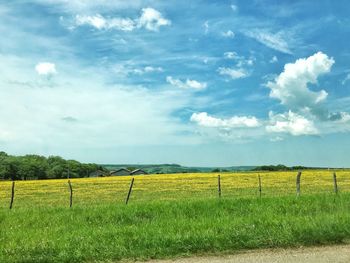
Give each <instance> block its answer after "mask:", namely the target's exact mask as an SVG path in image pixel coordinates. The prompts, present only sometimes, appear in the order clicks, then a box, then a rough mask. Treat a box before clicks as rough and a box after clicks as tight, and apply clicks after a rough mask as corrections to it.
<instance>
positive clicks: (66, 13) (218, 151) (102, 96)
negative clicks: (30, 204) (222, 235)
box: [0, 0, 350, 167]
mask: <svg viewBox="0 0 350 263" xmlns="http://www.w3.org/2000/svg"><path fill="white" fill-rule="evenodd" d="M349 13H350V3H349V1H345V0H343V1H342V0H339V1H332V0H319V1H308V0H305V1H301V0H300V1H287V0H284V1H277V0H276V1H261V0H251V1H243V0H242V1H238V0H237V1H235V0H228V1H226V0H222V1H209V0H208V1H200V0H193V1H182V0H179V1H155V0H149V1H147V0H145V1H143V0H133V1H123V0H85V1H78V0H21V1H19V0H12V1H5V0H0V34H1V41H0V100H1V101H0V150H2V151H6V152H7V153H9V154H14V155H24V154H31V153H35V154H41V155H45V156H49V155H60V156H62V157H64V158H69V159H76V160H79V161H82V162H96V163H116V164H117V163H133V164H143V163H178V164H182V165H188V166H232V165H262V164H285V165H307V166H322V167H350V159H349V156H350V47H349V39H350V18H349V15H348V14H349Z"/></svg>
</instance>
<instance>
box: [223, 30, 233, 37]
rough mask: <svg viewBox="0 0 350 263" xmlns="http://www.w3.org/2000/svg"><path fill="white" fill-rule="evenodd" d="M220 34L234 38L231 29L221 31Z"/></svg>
mask: <svg viewBox="0 0 350 263" xmlns="http://www.w3.org/2000/svg"><path fill="white" fill-rule="evenodd" d="M221 35H222V36H223V37H226V38H234V37H235V33H233V32H232V31H231V30H228V31H226V32H222V33H221Z"/></svg>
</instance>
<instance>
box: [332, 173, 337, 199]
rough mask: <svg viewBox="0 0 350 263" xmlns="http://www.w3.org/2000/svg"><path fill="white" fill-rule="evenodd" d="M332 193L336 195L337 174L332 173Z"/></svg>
mask: <svg viewBox="0 0 350 263" xmlns="http://www.w3.org/2000/svg"><path fill="white" fill-rule="evenodd" d="M333 183H334V193H336V194H337V193H338V184H337V174H336V173H335V172H333Z"/></svg>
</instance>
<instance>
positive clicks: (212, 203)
mask: <svg viewBox="0 0 350 263" xmlns="http://www.w3.org/2000/svg"><path fill="white" fill-rule="evenodd" d="M258 174H259V175H260V177H261V181H262V197H261V198H260V197H259V191H258ZM217 175H218V174H214V173H197V174H165V175H143V176H136V177H135V183H134V188H133V191H132V193H131V198H130V202H129V204H128V205H125V197H126V195H127V193H128V190H129V185H130V181H131V177H130V176H123V177H104V178H84V179H71V183H72V187H73V207H72V208H69V190H68V184H67V180H66V179H60V180H43V181H41V180H39V181H17V182H16V184H15V199H14V205H13V209H12V210H9V209H8V206H9V202H10V193H11V182H8V181H3V182H0V222H1V226H2V227H1V229H0V261H1V262H18V261H21V262H24V261H25V262H80V261H89V262H91V261H118V260H135V259H139V260H146V259H152V258H168V257H177V256H186V255H192V254H203V253H227V252H230V253H232V252H233V251H235V250H239V249H250V248H263V247H286V246H300V245H315V244H334V243H344V242H349V240H350V226H349V222H350V171H348V170H343V171H337V179H338V186H339V193H338V194H337V195H336V194H335V193H334V192H333V177H332V172H331V171H326V170H318V171H305V172H303V174H302V177H301V178H302V179H301V196H300V197H299V198H296V197H295V178H296V172H264V173H258V172H251V173H222V174H221V188H222V197H221V198H218V189H217V186H218V177H217Z"/></svg>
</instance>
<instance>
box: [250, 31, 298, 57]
mask: <svg viewBox="0 0 350 263" xmlns="http://www.w3.org/2000/svg"><path fill="white" fill-rule="evenodd" d="M245 34H246V35H247V36H249V37H251V38H254V39H255V40H257V41H258V42H260V43H261V44H263V45H265V46H267V47H269V48H272V49H275V50H277V51H280V52H282V53H286V54H292V51H291V50H290V48H289V46H288V43H287V41H286V40H285V38H286V37H285V34H284V32H283V31H281V32H278V33H275V34H272V33H270V32H267V31H263V30H252V31H246V32H245Z"/></svg>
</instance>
